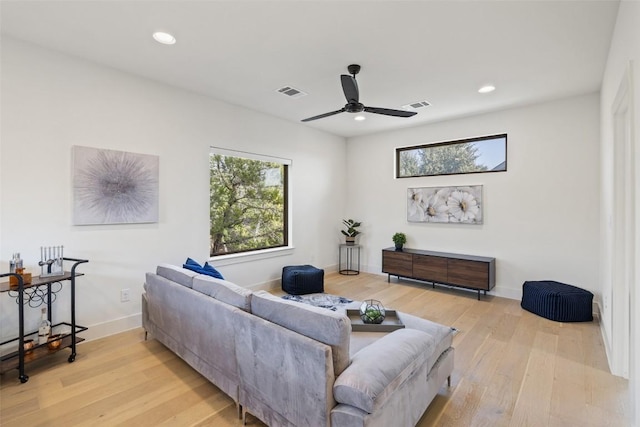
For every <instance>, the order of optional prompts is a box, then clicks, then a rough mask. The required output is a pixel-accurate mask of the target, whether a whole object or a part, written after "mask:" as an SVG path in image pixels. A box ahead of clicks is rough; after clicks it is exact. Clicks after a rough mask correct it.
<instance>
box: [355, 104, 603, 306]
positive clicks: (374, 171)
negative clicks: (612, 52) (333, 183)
mask: <svg viewBox="0 0 640 427" xmlns="http://www.w3.org/2000/svg"><path fill="white" fill-rule="evenodd" d="M433 108H437V107H433ZM598 112H599V107H598V96H597V94H591V95H585V96H579V97H575V98H569V99H564V100H560V101H554V102H548V103H544V104H538V105H534V106H528V107H522V108H514V109H511V110H508V111H501V112H495V113H490V114H483V115H478V116H474V117H468V118H463V119H459V120H451V121H447V122H441V123H437V124H432V125H426V126H420V127H415V128H410V129H404V130H400V131H394V132H388V133H381V134H376V135H372V136H364V137H357V138H351V139H349V141H348V146H347V151H348V178H349V184H350V185H349V192H348V201H347V211H348V212H349V215H350V216H351V217H353V218H356V219H358V220H362V221H363V223H364V227H363V232H364V234H363V235H362V236H361V240H360V242H361V243H362V244H363V245H364V250H363V254H364V255H363V263H364V264H366V269H367V270H369V271H371V272H377V273H379V272H380V271H381V255H380V250H381V249H382V248H385V247H389V246H392V245H393V243H392V241H391V236H392V235H393V234H394V233H395V232H404V233H406V234H407V245H406V246H407V247H410V248H419V249H427V250H435V251H445V252H454V253H464V254H472V255H481V256H492V257H495V258H496V288H495V293H496V294H497V295H502V296H507V297H511V298H517V299H519V298H520V296H521V290H522V283H523V282H524V281H525V280H538V279H551V280H557V281H561V282H566V283H571V284H574V285H576V286H580V287H583V288H586V289H589V290H591V291H593V292H594V293H596V294H598V293H599V292H600V288H599V283H598V224H599V222H598V221H599V214H598V208H597V207H598V187H599V183H598V180H599V174H598V168H599V162H598V133H599V127H598ZM421 114H428V111H426V112H424V113H421ZM498 133H507V134H508V147H507V151H508V154H507V155H508V165H507V167H508V171H507V172H500V173H483V174H467V175H451V176H436V177H422V178H407V179H394V178H393V176H394V149H395V148H396V147H401V146H412V145H418V144H426V143H432V142H438V141H447V140H456V139H463V138H469V137H475V136H482V135H491V134H498ZM478 184H481V185H483V186H484V187H483V199H484V224H482V225H456V224H428V223H425V224H417V223H408V222H407V221H406V194H407V188H409V187H439V186H455V185H478Z"/></svg>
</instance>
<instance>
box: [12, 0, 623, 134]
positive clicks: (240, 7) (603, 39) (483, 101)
mask: <svg viewBox="0 0 640 427" xmlns="http://www.w3.org/2000/svg"><path fill="white" fill-rule="evenodd" d="M0 8H1V9H0V16H1V29H2V34H3V35H10V36H12V37H15V38H19V39H23V40H27V41H30V42H33V43H36V44H39V45H42V46H46V47H49V48H52V49H56V50H59V51H62V52H66V53H69V54H71V55H77V56H80V57H84V58H87V59H90V60H93V61H96V62H99V63H101V64H105V65H108V66H111V67H114V68H117V69H121V70H124V71H127V72H130V73H133V74H137V75H140V76H144V77H148V78H150V79H153V80H156V81H160V82H164V83H168V84H170V85H174V86H177V87H180V88H184V89H188V90H191V91H194V92H198V93H201V94H206V95H209V96H211V97H213V98H216V99H220V100H223V101H226V102H229V103H232V104H236V105H240V106H243V107H247V108H250V109H253V110H257V111H262V112H265V113H268V114H270V115H273V116H276V117H280V118H283V119H285V120H289V121H292V122H299V121H300V120H301V119H303V118H306V117H309V116H314V115H317V114H321V113H325V112H329V111H333V110H337V109H339V108H341V107H342V106H343V105H344V104H345V103H346V101H345V99H344V96H343V94H342V89H341V86H340V79H339V76H340V74H347V70H346V67H347V65H349V64H351V63H357V64H360V65H361V66H362V71H361V72H360V74H359V75H358V77H357V80H358V84H359V87H360V101H361V102H363V103H364V104H365V105H368V106H372V107H384V108H400V106H401V105H404V104H408V103H411V102H416V101H422V100H426V101H428V102H430V103H431V104H432V106H430V107H427V108H425V109H420V110H418V111H419V112H418V115H416V116H414V117H412V118H396V117H386V116H380V115H376V114H366V115H367V119H366V120H365V121H363V122H357V121H354V120H353V117H354V115H353V114H349V113H342V114H338V115H335V116H332V117H329V118H325V119H321V120H317V121H313V122H308V123H306V124H304V126H310V127H314V128H317V129H321V130H323V131H326V132H330V133H333V134H336V135H342V136H345V137H350V136H356V135H363V134H368V133H373V132H379V131H383V130H389V129H397V128H400V127H406V126H415V125H418V124H424V123H427V122H433V121H440V120H445V119H447V118H453V117H460V116H465V115H470V114H476V113H479V112H483V111H490V110H497V109H502V108H508V107H512V106H515V105H523V104H530V103H535V102H539V101H543V100H548V99H553V98H560V97H565V96H571V95H575V94H582V93H589V92H594V91H597V90H599V88H600V82H601V79H602V73H603V70H604V64H605V61H606V58H607V52H608V48H609V43H610V39H611V35H612V31H613V27H614V24H615V18H616V14H617V10H618V2H617V1H567V0H563V1H516V0H512V1H482V0H474V1H330V0H323V1H268V0H262V1H242V0H234V1H151V0H139V1H113V0H110V1H93V0H85V1H55V0H47V1H7V0H2V2H1V3H0ZM158 30H163V31H168V32H171V33H173V34H174V35H175V36H176V38H177V43H176V44H175V45H173V46H165V45H160V44H158V43H156V42H155V41H154V40H153V39H152V38H151V34H152V32H154V31H158ZM485 83H493V84H494V85H495V86H496V87H497V90H496V91H495V92H493V93H490V94H485V95H482V94H479V93H478V92H477V90H478V88H479V87H480V86H481V85H483V84H485ZM286 85H290V86H294V87H295V88H297V89H300V90H302V91H304V92H307V93H308V95H307V96H305V97H301V98H297V99H291V98H288V97H285V96H283V95H280V94H278V93H277V92H276V90H277V89H278V88H280V87H282V86H286Z"/></svg>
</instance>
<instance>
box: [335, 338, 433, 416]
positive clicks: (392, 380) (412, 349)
mask: <svg viewBox="0 0 640 427" xmlns="http://www.w3.org/2000/svg"><path fill="white" fill-rule="evenodd" d="M434 350H435V342H434V339H433V338H432V337H430V336H429V335H428V334H426V333H424V332H422V331H418V330H416V329H398V330H397V331H394V332H392V333H390V334H388V335H386V336H384V337H382V338H380V339H379V340H378V341H376V342H374V343H373V344H371V345H369V346H367V347H365V348H363V349H362V350H360V351H359V352H358V353H356V354H355V355H354V356H353V359H352V361H351V365H349V367H348V368H347V369H345V370H344V372H343V373H342V374H341V375H340V376H339V377H338V378H337V379H336V382H335V383H334V385H333V395H334V397H335V399H336V401H337V402H339V403H344V404H347V405H351V406H355V407H356V408H359V409H362V410H363V411H365V412H368V413H370V414H371V413H373V412H374V411H375V410H376V409H378V408H379V407H381V406H382V405H384V403H385V402H386V401H387V399H388V398H389V396H391V395H392V394H393V392H394V391H396V390H397V389H398V388H400V386H402V384H403V383H404V382H405V381H406V380H407V379H408V378H409V377H411V375H412V374H414V373H415V372H416V371H418V370H419V369H420V368H421V367H423V365H425V364H426V363H427V359H428V358H429V356H430V355H431V353H433V351H434ZM429 369H430V368H427V369H426V370H425V373H426V372H429ZM424 380H425V381H426V380H427V379H426V377H425V379H424Z"/></svg>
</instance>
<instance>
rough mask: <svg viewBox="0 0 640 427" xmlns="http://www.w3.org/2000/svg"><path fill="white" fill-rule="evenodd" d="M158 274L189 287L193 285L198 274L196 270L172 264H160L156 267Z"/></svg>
mask: <svg viewBox="0 0 640 427" xmlns="http://www.w3.org/2000/svg"><path fill="white" fill-rule="evenodd" d="M156 274H157V275H158V276H162V277H164V278H165V279H169V280H171V281H172V282H176V283H179V284H181V285H182V286H186V287H187V288H192V287H193V278H194V277H195V276H197V275H198V273H196V272H195V271H191V270H187V269H186V268H180V267H177V266H175V265H171V264H160V265H158V267H157V268H156Z"/></svg>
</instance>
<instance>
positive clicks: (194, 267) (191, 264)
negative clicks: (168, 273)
mask: <svg viewBox="0 0 640 427" xmlns="http://www.w3.org/2000/svg"><path fill="white" fill-rule="evenodd" d="M182 268H186V269H187V270H191V271H195V272H196V273H200V270H202V266H201V265H200V264H198V263H197V262H196V261H194V260H192V259H191V258H187V260H186V261H185V262H184V264H182Z"/></svg>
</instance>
